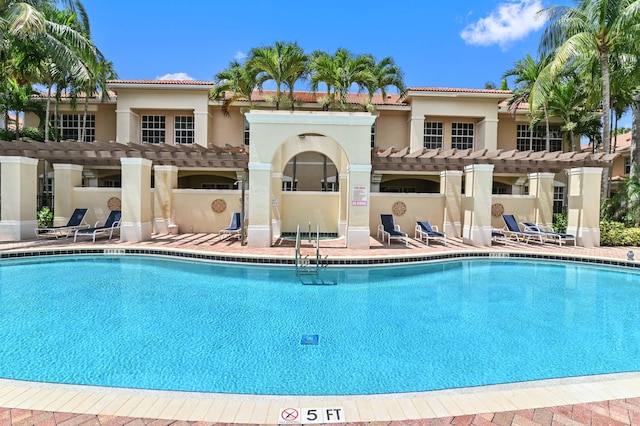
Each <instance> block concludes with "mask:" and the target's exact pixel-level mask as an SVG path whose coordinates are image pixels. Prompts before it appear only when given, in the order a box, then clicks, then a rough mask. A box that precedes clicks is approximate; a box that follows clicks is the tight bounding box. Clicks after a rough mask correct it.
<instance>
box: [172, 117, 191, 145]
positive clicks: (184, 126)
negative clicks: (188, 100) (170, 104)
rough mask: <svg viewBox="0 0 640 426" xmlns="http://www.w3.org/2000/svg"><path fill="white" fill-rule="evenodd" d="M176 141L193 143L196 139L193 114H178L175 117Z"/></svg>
mask: <svg viewBox="0 0 640 426" xmlns="http://www.w3.org/2000/svg"><path fill="white" fill-rule="evenodd" d="M174 129H175V135H176V138H175V143H176V144H179V143H186V144H191V143H193V141H194V130H193V116H191V115H176V116H175V118H174Z"/></svg>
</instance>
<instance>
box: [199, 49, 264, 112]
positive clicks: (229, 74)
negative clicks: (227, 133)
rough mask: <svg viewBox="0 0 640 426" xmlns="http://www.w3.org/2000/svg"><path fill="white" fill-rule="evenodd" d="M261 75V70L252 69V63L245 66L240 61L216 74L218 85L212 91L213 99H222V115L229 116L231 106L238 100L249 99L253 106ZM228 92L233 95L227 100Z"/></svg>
mask: <svg viewBox="0 0 640 426" xmlns="http://www.w3.org/2000/svg"><path fill="white" fill-rule="evenodd" d="M259 73H260V70H259V69H257V68H254V67H252V66H251V64H250V63H245V64H244V65H243V64H241V63H240V62H238V61H232V62H231V63H229V67H228V68H226V69H224V70H222V71H220V72H219V73H218V74H216V76H215V83H216V85H215V87H214V88H213V89H211V97H212V98H213V99H218V98H220V97H222V113H223V114H224V115H225V116H227V117H228V116H229V105H231V103H232V102H234V101H236V100H238V99H247V100H248V101H249V106H251V105H252V99H251V98H252V96H253V91H254V90H255V89H256V88H258V86H259V81H258V74H259ZM226 92H229V93H230V94H231V96H230V97H229V98H225V93H226Z"/></svg>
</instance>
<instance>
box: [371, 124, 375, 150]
mask: <svg viewBox="0 0 640 426" xmlns="http://www.w3.org/2000/svg"><path fill="white" fill-rule="evenodd" d="M375 147H376V122H375V121H374V122H373V124H372V125H371V148H375Z"/></svg>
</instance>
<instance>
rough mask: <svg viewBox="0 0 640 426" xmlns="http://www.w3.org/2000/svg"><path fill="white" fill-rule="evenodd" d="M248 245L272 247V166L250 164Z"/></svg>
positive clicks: (267, 164)
mask: <svg viewBox="0 0 640 426" xmlns="http://www.w3.org/2000/svg"><path fill="white" fill-rule="evenodd" d="M247 211H249V212H250V213H251V214H250V215H249V224H248V226H247V245H248V246H249V247H271V240H272V238H273V235H272V231H271V164H269V163H249V209H248V210H247Z"/></svg>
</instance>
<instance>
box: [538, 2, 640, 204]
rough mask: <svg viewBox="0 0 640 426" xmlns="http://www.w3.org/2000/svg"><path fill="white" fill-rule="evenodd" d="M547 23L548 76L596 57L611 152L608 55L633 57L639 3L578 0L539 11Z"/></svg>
mask: <svg viewBox="0 0 640 426" xmlns="http://www.w3.org/2000/svg"><path fill="white" fill-rule="evenodd" d="M539 13H540V14H541V15H543V16H544V17H546V18H547V19H548V20H549V24H548V26H547V27H546V28H545V31H544V33H543V36H542V40H541V43H540V49H541V51H542V52H545V53H549V54H554V59H553V62H552V64H551V75H552V76H553V75H556V74H557V73H558V72H559V71H560V70H561V69H563V68H564V67H566V66H567V65H569V64H570V63H571V62H572V61H573V60H574V59H576V58H584V57H587V58H597V60H598V63H599V65H600V78H601V82H602V113H603V126H602V143H603V145H604V151H605V152H606V153H609V152H611V133H610V132H611V128H610V118H609V113H610V109H611V108H610V105H611V103H610V102H611V84H610V71H611V69H610V65H609V63H610V56H611V53H612V51H614V50H616V52H617V54H624V53H629V54H634V52H637V50H638V49H637V45H638V39H639V38H638V26H639V17H640V0H578V2H577V6H576V7H568V6H552V7H550V8H546V9H543V10H542V11H540V12H539ZM602 179H603V180H602V182H603V185H602V196H603V198H606V197H607V196H608V195H609V171H608V170H607V169H605V171H604V173H603V177H602Z"/></svg>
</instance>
